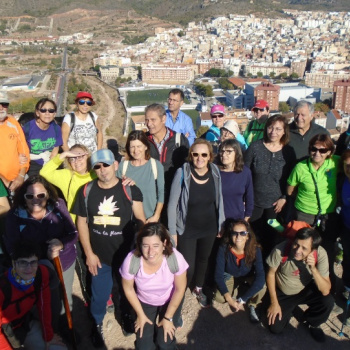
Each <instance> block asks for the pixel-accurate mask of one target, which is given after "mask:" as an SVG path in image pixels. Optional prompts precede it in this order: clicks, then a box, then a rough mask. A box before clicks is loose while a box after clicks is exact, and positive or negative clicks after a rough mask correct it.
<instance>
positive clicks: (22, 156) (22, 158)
mask: <svg viewBox="0 0 350 350" xmlns="http://www.w3.org/2000/svg"><path fill="white" fill-rule="evenodd" d="M18 160H19V165H25V164H26V163H27V162H28V158H27V157H26V155H25V154H22V153H20V154H19V155H18Z"/></svg>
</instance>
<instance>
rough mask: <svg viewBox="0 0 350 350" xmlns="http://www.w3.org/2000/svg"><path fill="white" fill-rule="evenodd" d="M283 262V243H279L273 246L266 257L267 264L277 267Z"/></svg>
mask: <svg viewBox="0 0 350 350" xmlns="http://www.w3.org/2000/svg"><path fill="white" fill-rule="evenodd" d="M282 249H283V248H282ZM281 262H282V251H281V245H278V246H276V247H275V248H273V250H272V252H271V253H270V255H269V256H268V257H267V258H266V264H267V265H268V266H269V267H273V268H277V267H279V266H280V264H281Z"/></svg>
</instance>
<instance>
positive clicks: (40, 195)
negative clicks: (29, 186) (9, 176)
mask: <svg viewBox="0 0 350 350" xmlns="http://www.w3.org/2000/svg"><path fill="white" fill-rule="evenodd" d="M46 195H47V193H46V192H42V193H37V194H34V193H25V194H24V198H25V199H28V200H32V199H34V198H36V199H44V198H46Z"/></svg>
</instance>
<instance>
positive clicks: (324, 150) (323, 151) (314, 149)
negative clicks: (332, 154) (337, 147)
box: [310, 146, 328, 154]
mask: <svg viewBox="0 0 350 350" xmlns="http://www.w3.org/2000/svg"><path fill="white" fill-rule="evenodd" d="M310 151H311V152H315V153H317V151H318V152H320V153H321V154H325V153H327V152H328V149H327V148H317V147H315V146H313V147H311V148H310Z"/></svg>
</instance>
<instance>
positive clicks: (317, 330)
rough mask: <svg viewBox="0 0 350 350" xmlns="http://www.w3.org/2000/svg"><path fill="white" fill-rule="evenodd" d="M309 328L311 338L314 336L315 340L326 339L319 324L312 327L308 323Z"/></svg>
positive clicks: (320, 341)
mask: <svg viewBox="0 0 350 350" xmlns="http://www.w3.org/2000/svg"><path fill="white" fill-rule="evenodd" d="M309 329H310V334H311V336H312V338H314V339H315V340H316V341H317V342H319V343H324V342H325V341H326V337H325V335H324V332H323V330H322V329H321V327H320V326H318V327H312V326H311V325H309Z"/></svg>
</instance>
